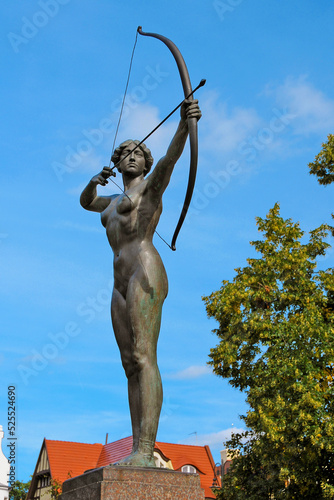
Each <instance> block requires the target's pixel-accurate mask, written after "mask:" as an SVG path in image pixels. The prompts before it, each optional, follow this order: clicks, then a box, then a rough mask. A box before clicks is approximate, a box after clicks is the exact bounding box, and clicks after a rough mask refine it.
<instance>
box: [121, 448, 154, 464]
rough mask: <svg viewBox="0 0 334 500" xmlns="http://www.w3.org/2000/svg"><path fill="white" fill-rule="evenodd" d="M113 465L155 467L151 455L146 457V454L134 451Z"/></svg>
mask: <svg viewBox="0 0 334 500" xmlns="http://www.w3.org/2000/svg"><path fill="white" fill-rule="evenodd" d="M114 465H122V466H123V465H124V466H132V467H156V465H155V460H154V456H153V455H147V454H146V453H140V451H135V452H133V453H131V455H129V456H128V457H125V458H123V460H120V461H119V462H117V463H116V464H114Z"/></svg>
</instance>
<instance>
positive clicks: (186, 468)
mask: <svg viewBox="0 0 334 500" xmlns="http://www.w3.org/2000/svg"><path fill="white" fill-rule="evenodd" d="M181 471H182V472H190V473H191V474H196V469H195V467H194V466H193V465H184V466H183V467H182V469H181Z"/></svg>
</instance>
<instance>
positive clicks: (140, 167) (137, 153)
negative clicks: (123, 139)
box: [119, 142, 146, 177]
mask: <svg viewBox="0 0 334 500" xmlns="http://www.w3.org/2000/svg"><path fill="white" fill-rule="evenodd" d="M135 147H136V145H135V143H134V142H130V144H128V145H127V146H125V148H124V149H123V151H122V154H121V157H120V161H121V163H120V164H119V169H120V171H121V172H122V173H124V174H125V173H126V174H131V175H133V176H134V177H137V176H139V175H142V174H143V173H144V171H145V166H146V160H145V156H144V153H143V151H142V150H141V149H140V148H137V149H134V148H135ZM129 153H130V154H129ZM127 155H129V156H127ZM125 157H126V158H125ZM123 158H124V160H123Z"/></svg>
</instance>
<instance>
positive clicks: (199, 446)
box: [156, 441, 207, 448]
mask: <svg viewBox="0 0 334 500" xmlns="http://www.w3.org/2000/svg"><path fill="white" fill-rule="evenodd" d="M156 443H157V444H158V443H161V444H171V445H172V446H192V447H193V448H205V446H207V445H201V444H185V443H167V442H166V441H156Z"/></svg>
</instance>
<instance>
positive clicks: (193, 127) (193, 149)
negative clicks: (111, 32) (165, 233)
mask: <svg viewBox="0 0 334 500" xmlns="http://www.w3.org/2000/svg"><path fill="white" fill-rule="evenodd" d="M137 31H138V33H139V34H140V35H144V36H152V37H154V38H158V40H161V41H162V42H163V43H164V44H165V45H167V47H168V48H169V50H170V51H171V53H172V54H173V56H174V59H175V61H176V64H177V67H178V69H179V73H180V77H181V81H182V87H183V92H184V96H185V98H186V97H188V99H189V100H193V97H192V95H191V93H192V88H191V83H190V78H189V73H188V69H187V66H186V63H185V62H184V59H183V57H182V54H181V52H180V51H179V49H178V48H177V47H176V45H175V44H174V43H173V42H172V41H171V40H169V38H166V37H165V36H163V35H158V34H157V33H144V32H143V31H142V28H141V26H138V29H137ZM189 94H190V97H189ZM188 131H189V141H190V169H189V179H188V187H187V191H186V196H185V199H184V203H183V207H182V211H181V215H180V218H179V221H178V223H177V226H176V229H175V231H174V235H173V238H172V243H171V248H172V250H176V247H175V243H176V239H177V237H178V234H179V232H180V229H181V227H182V224H183V222H184V219H185V217H186V215H187V212H188V208H189V205H190V201H191V198H192V194H193V191H194V186H195V180H196V172H197V159H198V138H197V120H196V118H188Z"/></svg>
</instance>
